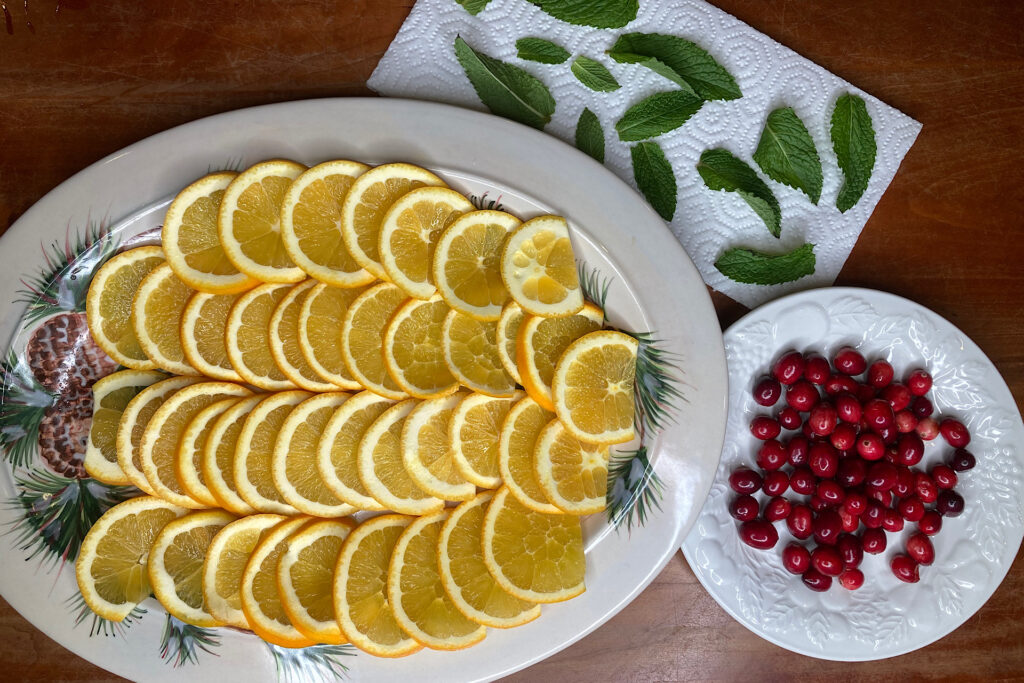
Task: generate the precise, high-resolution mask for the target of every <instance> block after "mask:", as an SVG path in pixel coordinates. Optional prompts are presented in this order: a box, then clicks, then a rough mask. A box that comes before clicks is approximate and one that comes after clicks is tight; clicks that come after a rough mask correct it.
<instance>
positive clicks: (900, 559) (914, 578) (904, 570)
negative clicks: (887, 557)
mask: <svg viewBox="0 0 1024 683" xmlns="http://www.w3.org/2000/svg"><path fill="white" fill-rule="evenodd" d="M889 566H890V567H891V568H892V573H893V574H895V575H896V578H897V579H899V580H900V581H906V582H907V583H917V582H918V581H920V580H921V577H920V575H919V574H918V573H917V562H914V560H913V559H911V558H910V557H909V556H907V555H896V556H895V557H893V558H892V561H891V562H890V563H889Z"/></svg>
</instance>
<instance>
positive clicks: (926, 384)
mask: <svg viewBox="0 0 1024 683" xmlns="http://www.w3.org/2000/svg"><path fill="white" fill-rule="evenodd" d="M907 388H909V389H910V393H912V394H913V395H914V396H924V395H925V394H927V393H928V390H929V389H931V388H932V376H931V375H929V374H928V373H927V372H925V371H924V370H914V371H913V372H912V373H910V376H909V377H907Z"/></svg>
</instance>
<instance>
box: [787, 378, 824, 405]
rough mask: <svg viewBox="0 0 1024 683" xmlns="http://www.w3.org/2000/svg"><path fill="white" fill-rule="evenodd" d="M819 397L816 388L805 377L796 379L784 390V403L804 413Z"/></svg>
mask: <svg viewBox="0 0 1024 683" xmlns="http://www.w3.org/2000/svg"><path fill="white" fill-rule="evenodd" d="M820 399H821V396H820V395H819V394H818V389H817V387H815V386H814V385H813V384H811V383H810V382H808V381H807V380H805V379H800V380H797V381H796V382H794V383H793V385H792V386H790V387H789V389H787V390H786V403H787V404H788V405H789V407H790V408H792V409H793V410H798V411H800V412H801V413H806V412H807V411H808V410H810V409H811V408H813V407H814V406H815V404H817V403H818V401H819V400H820Z"/></svg>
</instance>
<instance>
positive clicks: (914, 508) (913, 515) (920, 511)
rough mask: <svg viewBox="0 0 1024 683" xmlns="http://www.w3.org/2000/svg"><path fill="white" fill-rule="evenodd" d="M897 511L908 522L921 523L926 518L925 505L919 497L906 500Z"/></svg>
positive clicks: (900, 503)
mask: <svg viewBox="0 0 1024 683" xmlns="http://www.w3.org/2000/svg"><path fill="white" fill-rule="evenodd" d="M897 509H898V510H899V512H900V514H901V515H902V516H903V519H905V520H907V521H908V522H920V521H921V518H922V517H924V503H922V502H921V499H920V498H918V497H917V496H910V497H908V498H904V499H903V500H901V501H900V502H899V505H897Z"/></svg>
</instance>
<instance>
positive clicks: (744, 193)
mask: <svg viewBox="0 0 1024 683" xmlns="http://www.w3.org/2000/svg"><path fill="white" fill-rule="evenodd" d="M697 173H699V174H700V177H701V178H703V179H704V184H705V185H707V186H708V188H710V189H712V190H725V191H726V192H735V193H736V194H738V195H739V196H740V197H742V198H743V201H745V202H746V203H747V204H749V205H750V208H752V209H753V210H754V213H756V214H757V215H758V216H760V217H761V220H763V221H764V224H765V225H766V226H767V227H768V232H770V233H771V234H772V235H774V236H775V237H778V236H779V233H781V232H782V209H780V208H779V202H778V200H777V199H775V195H774V194H772V191H771V188H769V187H768V185H766V184H765V182H764V181H763V180H761V179H760V178H759V177H758V176H757V173H755V172H754V169H752V168H750V166H747V165H746V164H745V163H744V162H743V161H742V160H741V159H737V158H736V157H734V156H733V155H732V154H731V153H730V152H729V151H728V150H724V149H709V150H707V151H705V152H704V153H703V154H701V155H700V161H699V162H697Z"/></svg>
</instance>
